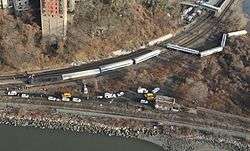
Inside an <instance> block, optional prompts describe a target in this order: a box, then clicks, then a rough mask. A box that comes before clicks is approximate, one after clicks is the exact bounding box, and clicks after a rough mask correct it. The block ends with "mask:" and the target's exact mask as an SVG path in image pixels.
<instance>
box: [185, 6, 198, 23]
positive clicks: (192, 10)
mask: <svg viewBox="0 0 250 151" xmlns="http://www.w3.org/2000/svg"><path fill="white" fill-rule="evenodd" d="M201 14H202V8H199V7H192V6H191V7H188V8H187V9H185V10H184V11H183V14H182V19H183V20H185V21H186V23H191V22H192V21H194V19H195V18H196V17H198V16H200V15H201Z"/></svg>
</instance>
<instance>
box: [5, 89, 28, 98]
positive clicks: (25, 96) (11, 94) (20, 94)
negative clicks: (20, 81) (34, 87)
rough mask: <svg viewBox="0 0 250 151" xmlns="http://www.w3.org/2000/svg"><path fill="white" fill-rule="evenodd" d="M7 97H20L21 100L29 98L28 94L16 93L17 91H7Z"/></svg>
mask: <svg viewBox="0 0 250 151" xmlns="http://www.w3.org/2000/svg"><path fill="white" fill-rule="evenodd" d="M7 95H8V96H20V97H21V98H29V97H30V96H29V94H26V93H17V91H8V92H7Z"/></svg>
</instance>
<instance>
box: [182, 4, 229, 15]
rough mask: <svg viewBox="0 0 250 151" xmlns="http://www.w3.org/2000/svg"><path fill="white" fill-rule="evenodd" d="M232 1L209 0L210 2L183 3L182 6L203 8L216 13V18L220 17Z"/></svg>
mask: <svg viewBox="0 0 250 151" xmlns="http://www.w3.org/2000/svg"><path fill="white" fill-rule="evenodd" d="M230 1H231V0H209V2H200V3H193V2H181V4H182V5H186V6H190V7H201V8H204V9H206V10H208V11H212V12H214V13H215V16H216V17H219V16H220V14H221V12H223V10H224V9H225V8H226V6H227V5H228V4H229V3H230Z"/></svg>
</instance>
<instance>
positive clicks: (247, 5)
mask: <svg viewBox="0 0 250 151" xmlns="http://www.w3.org/2000/svg"><path fill="white" fill-rule="evenodd" d="M243 11H244V12H245V14H246V16H247V17H248V19H249V20H248V27H247V29H248V31H249V32H250V0H245V1H244V3H243Z"/></svg>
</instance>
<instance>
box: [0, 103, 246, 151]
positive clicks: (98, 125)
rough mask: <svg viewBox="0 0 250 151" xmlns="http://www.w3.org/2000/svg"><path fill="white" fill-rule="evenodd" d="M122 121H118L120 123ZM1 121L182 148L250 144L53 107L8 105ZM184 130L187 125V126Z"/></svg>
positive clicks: (1, 114) (226, 137)
mask: <svg viewBox="0 0 250 151" xmlns="http://www.w3.org/2000/svg"><path fill="white" fill-rule="evenodd" d="M118 122H119V123H118ZM0 124H2V125H9V126H15V127H33V128H39V129H51V130H63V131H71V132H77V133H89V134H98V135H105V136H117V137H125V138H135V139H140V140H143V141H147V142H149V143H153V144H155V145H158V146H160V147H162V148H163V149H164V150H169V148H173V147H175V146H176V145H179V148H183V146H184V147H187V146H189V144H190V143H192V144H213V145H215V146H216V147H217V146H218V147H220V145H221V144H223V146H230V147H231V148H234V149H242V150H245V149H249V148H250V145H249V144H246V143H245V142H244V141H243V140H239V139H236V138H232V137H228V136H215V135H212V134H207V133H206V132H205V133H204V132H203V133H202V132H200V131H195V130H190V132H189V130H187V131H188V133H186V132H185V133H184V134H183V128H181V127H174V126H171V127H169V126H166V125H163V126H162V127H157V128H155V127H152V125H151V124H152V123H142V122H138V121H135V120H123V121H121V120H119V119H112V118H98V117H95V118H92V117H86V116H79V115H74V114H60V113H56V112H54V111H53V110H48V109H47V110H46V111H45V110H41V109H39V108H37V109H33V110H30V109H28V110H27V109H24V108H13V107H7V108H4V109H1V110H0ZM184 131H185V129H184Z"/></svg>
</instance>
